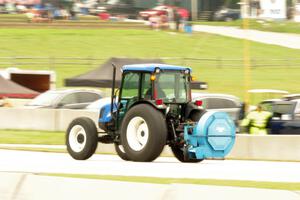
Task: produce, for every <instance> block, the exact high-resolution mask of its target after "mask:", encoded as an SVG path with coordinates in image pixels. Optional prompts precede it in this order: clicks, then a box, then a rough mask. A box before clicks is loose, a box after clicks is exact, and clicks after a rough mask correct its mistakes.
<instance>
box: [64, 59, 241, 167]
mask: <svg viewBox="0 0 300 200" xmlns="http://www.w3.org/2000/svg"><path fill="white" fill-rule="evenodd" d="M115 77H116V67H115V66H114V73H113V84H112V85H113V86H112V98H111V102H110V103H107V104H106V105H104V106H102V108H101V110H100V116H99V124H98V125H99V128H101V129H102V130H103V131H104V132H101V133H99V132H97V127H96V126H95V123H94V122H93V121H92V120H91V119H89V118H84V117H82V118H77V119H75V120H73V121H72V122H71V124H70V125H69V127H68V130H67V134H66V144H67V150H68V152H69V154H70V155H71V156H72V157H73V158H74V159H78V160H85V159H88V158H89V157H90V156H92V155H93V154H94V153H95V151H96V148H97V145H98V142H102V143H113V144H114V145H115V149H116V152H117V154H118V155H119V156H120V157H121V158H122V159H123V160H130V161H138V162H150V161H153V160H155V159H156V158H157V157H158V156H159V155H160V154H161V152H162V151H163V148H164V147H165V145H169V146H170V148H171V150H172V152H173V153H174V156H175V157H176V158H177V159H178V160H179V161H181V162H200V161H202V160H204V159H207V158H212V159H214V158H219V159H222V158H224V157H225V156H226V155H227V154H228V153H229V152H230V150H231V149H232V147H233V145H234V141H235V125H234V122H233V121H232V120H231V118H230V117H229V116H228V115H227V114H226V113H223V112H211V111H205V110H204V109H202V107H201V103H202V102H201V101H195V102H192V99H191V88H190V86H191V82H192V81H193V77H192V75H191V69H190V68H189V67H183V66H173V65H165V64H138V65H125V66H123V67H122V81H121V86H120V88H119V89H117V90H116V91H115Z"/></svg>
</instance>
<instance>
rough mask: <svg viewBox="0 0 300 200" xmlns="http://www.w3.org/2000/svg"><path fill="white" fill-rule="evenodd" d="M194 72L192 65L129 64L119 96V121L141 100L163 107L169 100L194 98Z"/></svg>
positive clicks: (156, 106)
mask: <svg viewBox="0 0 300 200" xmlns="http://www.w3.org/2000/svg"><path fill="white" fill-rule="evenodd" d="M190 73H191V69H190V68H187V67H178V66H171V65H162V64H148V65H145V64H143V65H125V66H124V67H123V78H122V83H121V88H120V92H119V98H118V99H119V109H118V112H117V115H116V118H118V123H121V121H122V119H123V117H124V115H125V113H126V112H127V111H128V110H129V109H130V108H131V107H132V106H134V105H137V104H142V103H144V104H149V105H152V106H154V107H155V108H157V109H159V110H163V109H166V108H167V107H168V105H169V104H187V103H188V102H190V101H191V90H190V86H189V82H190V80H191V74H190Z"/></svg>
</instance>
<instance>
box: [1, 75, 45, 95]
mask: <svg viewBox="0 0 300 200" xmlns="http://www.w3.org/2000/svg"><path fill="white" fill-rule="evenodd" d="M38 94H39V93H38V92H36V91H34V90H31V89H28V88H26V87H23V86H21V85H19V84H17V83H15V82H13V81H10V80H7V79H5V78H3V77H2V76H0V99H1V98H3V97H8V98H26V99H27V98H28V99H31V98H34V97H35V96H37V95H38Z"/></svg>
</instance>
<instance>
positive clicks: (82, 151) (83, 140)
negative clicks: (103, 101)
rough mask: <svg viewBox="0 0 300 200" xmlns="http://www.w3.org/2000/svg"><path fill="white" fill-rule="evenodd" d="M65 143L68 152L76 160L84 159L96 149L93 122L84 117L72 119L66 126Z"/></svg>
mask: <svg viewBox="0 0 300 200" xmlns="http://www.w3.org/2000/svg"><path fill="white" fill-rule="evenodd" d="M66 145H67V150H68V152H69V154H70V155H71V156H72V157H73V158H74V159H76V160H86V159H88V158H90V157H91V156H92V155H93V154H94V153H95V151H96V149H97V145H98V133H97V128H96V126H95V123H94V122H93V121H92V120H91V119H89V118H86V117H81V118H77V119H74V120H73V121H72V122H71V124H70V125H69V127H68V130H67V134H66Z"/></svg>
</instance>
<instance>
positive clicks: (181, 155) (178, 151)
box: [171, 146, 203, 163]
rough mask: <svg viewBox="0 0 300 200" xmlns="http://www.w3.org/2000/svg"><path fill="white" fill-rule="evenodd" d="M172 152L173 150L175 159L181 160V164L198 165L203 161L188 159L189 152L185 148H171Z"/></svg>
mask: <svg viewBox="0 0 300 200" xmlns="http://www.w3.org/2000/svg"><path fill="white" fill-rule="evenodd" d="M171 150H172V152H173V154H174V156H175V158H177V160H179V161H180V162H183V163H198V162H201V161H202V160H203V159H202V160H197V159H191V158H188V155H187V152H186V151H185V149H184V147H180V146H171Z"/></svg>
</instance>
